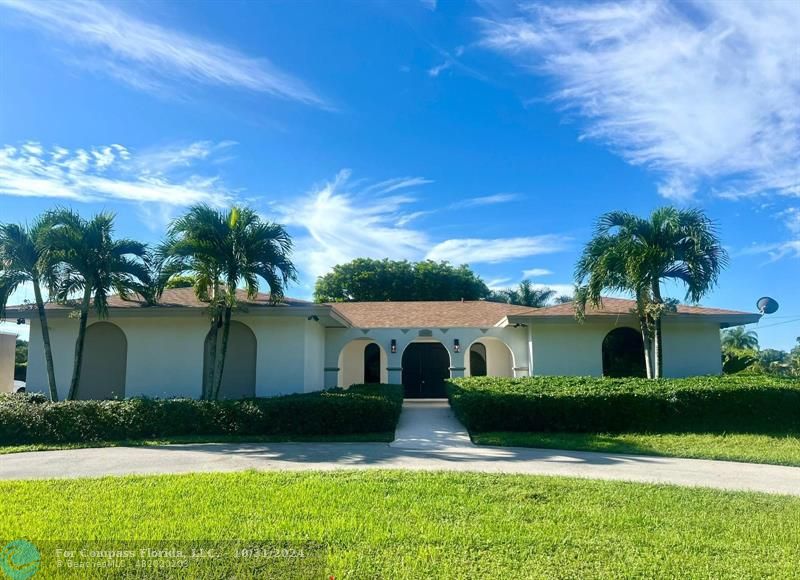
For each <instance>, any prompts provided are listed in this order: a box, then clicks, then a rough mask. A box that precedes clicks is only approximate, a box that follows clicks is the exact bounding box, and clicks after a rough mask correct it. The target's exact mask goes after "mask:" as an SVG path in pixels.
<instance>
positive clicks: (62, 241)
mask: <svg viewBox="0 0 800 580" xmlns="http://www.w3.org/2000/svg"><path fill="white" fill-rule="evenodd" d="M47 219H48V221H49V223H50V224H51V228H50V230H49V231H48V232H47V234H46V235H45V236H44V238H43V239H44V241H45V243H46V244H47V245H48V246H49V247H50V248H51V250H52V252H53V256H54V259H55V261H57V263H58V265H59V271H60V275H61V284H60V286H59V289H58V294H57V297H58V300H59V301H62V302H66V301H68V300H69V299H70V298H72V297H73V296H76V295H78V294H79V295H80V296H81V299H80V322H79V326H78V338H77V340H76V341H75V358H74V363H73V364H74V366H73V368H72V380H71V381H70V385H69V394H68V396H67V398H68V399H74V398H75V397H76V396H77V393H78V385H79V384H80V378H81V365H82V364H83V347H84V342H85V340H86V325H87V321H88V318H89V310H90V308H91V307H92V306H94V310H95V312H96V313H97V315H98V316H99V317H100V318H107V317H108V297H109V296H110V295H111V294H112V293H116V294H118V295H119V296H121V297H122V298H123V299H124V298H127V297H128V296H129V295H130V294H131V293H137V294H142V295H144V294H145V293H146V291H147V287H148V270H147V268H146V266H145V263H144V258H145V256H146V255H147V247H146V246H145V245H144V244H142V243H140V242H137V241H135V240H130V239H125V238H123V239H118V240H115V239H114V238H113V233H114V216H113V215H112V214H108V213H100V214H97V215H95V216H94V217H92V218H91V219H89V220H85V219H83V218H82V217H81V216H80V215H78V214H77V213H76V212H74V211H72V210H69V209H59V210H55V211H52V212H50V213H49V214H48V216H47Z"/></svg>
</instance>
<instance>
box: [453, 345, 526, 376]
mask: <svg viewBox="0 0 800 580" xmlns="http://www.w3.org/2000/svg"><path fill="white" fill-rule="evenodd" d="M464 362H465V365H466V372H465V374H466V376H468V377H485V376H490V377H513V376H514V356H513V354H512V353H511V349H510V348H509V347H508V345H507V344H506V343H505V342H503V341H502V340H500V339H499V338H495V337H491V336H485V337H483V338H481V339H479V340H477V341H475V342H473V343H472V344H471V345H470V347H469V359H468V360H465V361H464Z"/></svg>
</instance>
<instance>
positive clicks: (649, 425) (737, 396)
mask: <svg viewBox="0 0 800 580" xmlns="http://www.w3.org/2000/svg"><path fill="white" fill-rule="evenodd" d="M448 396H449V398H450V404H451V405H452V407H453V409H454V410H455V413H456V415H457V416H458V418H459V419H460V420H461V421H462V422H463V423H464V424H465V425H466V426H467V428H468V429H469V430H470V431H473V432H485V431H568V432H569V431H571V432H590V433H591V432H599V433H615V432H623V431H641V432H651V433H652V432H725V431H733V432H744V433H774V432H800V381H797V380H792V379H781V378H776V377H769V376H741V375H739V376H723V377H694V378H689V379H662V380H658V381H653V380H647V379H609V378H602V379H601V378H589V377H530V378H521V379H511V378H502V377H475V378H467V379H456V380H453V381H451V382H450V383H448Z"/></svg>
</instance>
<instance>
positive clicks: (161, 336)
mask: <svg viewBox="0 0 800 580" xmlns="http://www.w3.org/2000/svg"><path fill="white" fill-rule="evenodd" d="M234 320H239V321H240V322H242V323H243V324H246V325H247V326H248V327H250V329H251V330H252V331H253V333H254V334H255V336H256V341H257V349H258V356H257V361H256V395H257V396H260V397H261V396H270V395H277V394H285V393H299V392H304V391H312V390H318V389H321V388H322V386H323V358H324V351H325V346H324V341H325V332H324V328H323V327H322V326H321V325H320V324H319V323H318V322H314V321H309V320H306V319H305V318H303V317H297V318H292V317H286V318H279V317H266V316H264V317H259V316H248V315H247V314H246V313H237V314H236V315H234ZM108 321H109V322H111V323H113V324H116V325H117V326H119V328H120V329H121V330H122V331H123V332H124V333H125V337H126V338H127V341H128V361H127V373H126V388H125V394H126V396H128V397H133V396H148V397H174V396H184V397H192V398H198V397H199V396H200V393H201V389H202V384H203V376H202V375H203V343H204V340H205V337H206V334H207V333H208V320H207V318H206V316H205V315H204V314H203V313H201V312H198V313H196V315H194V314H193V315H190V316H186V315H184V316H174V317H165V316H160V317H138V318H137V317H131V316H116V317H112V318H110V319H109V320H108ZM48 322H49V326H50V339H51V343H52V345H53V366H54V367H55V371H56V381H57V384H58V391H59V397H60V398H62V399H63V398H64V397H66V395H67V392H68V390H69V381H70V378H71V376H72V361H73V356H74V351H75V339H76V338H77V332H78V321H77V320H75V319H63V318H51V319H50V320H49V321H48ZM92 322H95V320H93V319H90V324H91V323H92ZM28 385H29V387H30V388H29V390H41V391H46V388H47V375H46V371H45V364H44V352H43V349H42V339H41V330H40V328H39V324H38V321H36V320H32V321H31V342H30V352H29V368H28Z"/></svg>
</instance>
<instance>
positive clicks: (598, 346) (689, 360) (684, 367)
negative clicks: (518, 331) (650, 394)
mask: <svg viewBox="0 0 800 580" xmlns="http://www.w3.org/2000/svg"><path fill="white" fill-rule="evenodd" d="M621 326H629V327H631V328H633V329H635V330H637V331H638V330H639V329H638V325H637V324H636V323H635V321H633V320H632V319H631V320H624V319H623V320H615V321H613V322H612V321H608V322H594V321H587V322H585V323H584V324H579V323H577V322H574V321H564V322H548V323H540V324H534V325H533V327H532V328H531V335H532V337H533V374H535V375H549V376H553V375H575V376H580V375H586V376H597V377H599V376H602V375H603V339H604V338H605V336H606V334H608V333H609V332H610V331H611V330H613V329H614V328H618V327H621ZM662 337H663V362H664V376H665V377H687V376H694V375H707V374H720V373H721V372H722V362H721V354H720V352H721V350H720V338H719V325H718V324H717V323H703V322H692V321H670V320H666V321H665V322H664V324H663V328H662Z"/></svg>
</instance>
